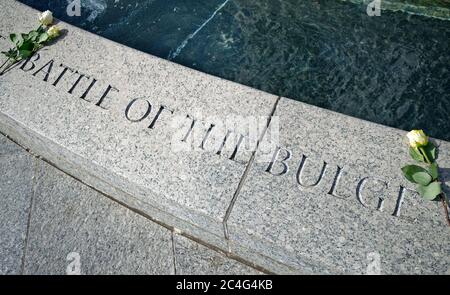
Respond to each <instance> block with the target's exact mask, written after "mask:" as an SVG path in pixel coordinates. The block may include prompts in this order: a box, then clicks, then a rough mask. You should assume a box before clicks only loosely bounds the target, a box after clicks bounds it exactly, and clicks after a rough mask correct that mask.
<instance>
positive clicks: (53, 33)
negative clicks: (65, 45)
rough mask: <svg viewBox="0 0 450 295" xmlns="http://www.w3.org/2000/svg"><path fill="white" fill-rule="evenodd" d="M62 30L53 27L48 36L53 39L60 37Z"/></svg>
mask: <svg viewBox="0 0 450 295" xmlns="http://www.w3.org/2000/svg"><path fill="white" fill-rule="evenodd" d="M59 33H60V30H59V28H58V27H57V26H52V27H51V28H50V29H48V31H47V34H48V36H49V37H50V38H51V39H53V38H56V37H58V36H59Z"/></svg>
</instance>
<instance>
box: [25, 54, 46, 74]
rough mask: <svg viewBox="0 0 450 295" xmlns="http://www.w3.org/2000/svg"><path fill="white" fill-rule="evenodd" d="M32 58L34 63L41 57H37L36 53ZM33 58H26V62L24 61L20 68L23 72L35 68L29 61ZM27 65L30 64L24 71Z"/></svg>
mask: <svg viewBox="0 0 450 295" xmlns="http://www.w3.org/2000/svg"><path fill="white" fill-rule="evenodd" d="M33 56H35V57H36V58H35V59H34V61H37V60H38V59H39V58H40V57H41V56H40V55H39V53H36V54H35V55H33ZM33 56H31V57H30V58H28V59H27V60H25V62H24V63H23V64H22V66H21V67H20V69H21V70H23V71H24V72H28V71H31V70H33V69H34V68H35V67H36V65H35V64H34V62H32V61H31V59H32V58H33ZM28 63H30V64H31V67H30V68H28V69H25V67H26V66H27V65H28Z"/></svg>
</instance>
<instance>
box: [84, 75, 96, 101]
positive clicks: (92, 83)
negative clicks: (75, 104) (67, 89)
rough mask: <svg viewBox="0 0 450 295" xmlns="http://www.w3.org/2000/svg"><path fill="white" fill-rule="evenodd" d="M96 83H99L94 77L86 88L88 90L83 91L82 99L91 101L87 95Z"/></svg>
mask: <svg viewBox="0 0 450 295" xmlns="http://www.w3.org/2000/svg"><path fill="white" fill-rule="evenodd" d="M95 83H97V80H96V79H94V78H92V81H91V84H89V86H88V88H86V91H85V92H84V93H83V95H81V96H80V98H81V99H84V100H86V101H89V100H87V99H86V96H87V95H88V93H89V92H90V91H91V89H92V87H94V85H95Z"/></svg>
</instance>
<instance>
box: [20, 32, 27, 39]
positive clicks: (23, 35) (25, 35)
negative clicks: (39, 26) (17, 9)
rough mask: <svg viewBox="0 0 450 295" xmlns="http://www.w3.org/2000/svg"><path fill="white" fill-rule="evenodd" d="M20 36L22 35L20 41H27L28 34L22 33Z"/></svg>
mask: <svg viewBox="0 0 450 295" xmlns="http://www.w3.org/2000/svg"><path fill="white" fill-rule="evenodd" d="M21 35H22V39H23V40H24V41H26V40H28V34H24V33H22V34H21Z"/></svg>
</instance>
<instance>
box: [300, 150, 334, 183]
mask: <svg viewBox="0 0 450 295" xmlns="http://www.w3.org/2000/svg"><path fill="white" fill-rule="evenodd" d="M307 158H308V157H306V156H305V155H303V156H302V160H301V161H300V166H299V167H298V170H297V183H298V184H299V185H300V186H303V187H313V186H317V185H318V184H319V183H320V181H321V180H322V178H323V175H324V174H325V170H326V169H327V163H326V162H323V165H322V169H321V171H320V174H319V178H318V179H317V181H316V182H315V183H313V184H303V183H302V172H303V167H304V166H305V162H306V159H307Z"/></svg>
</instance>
